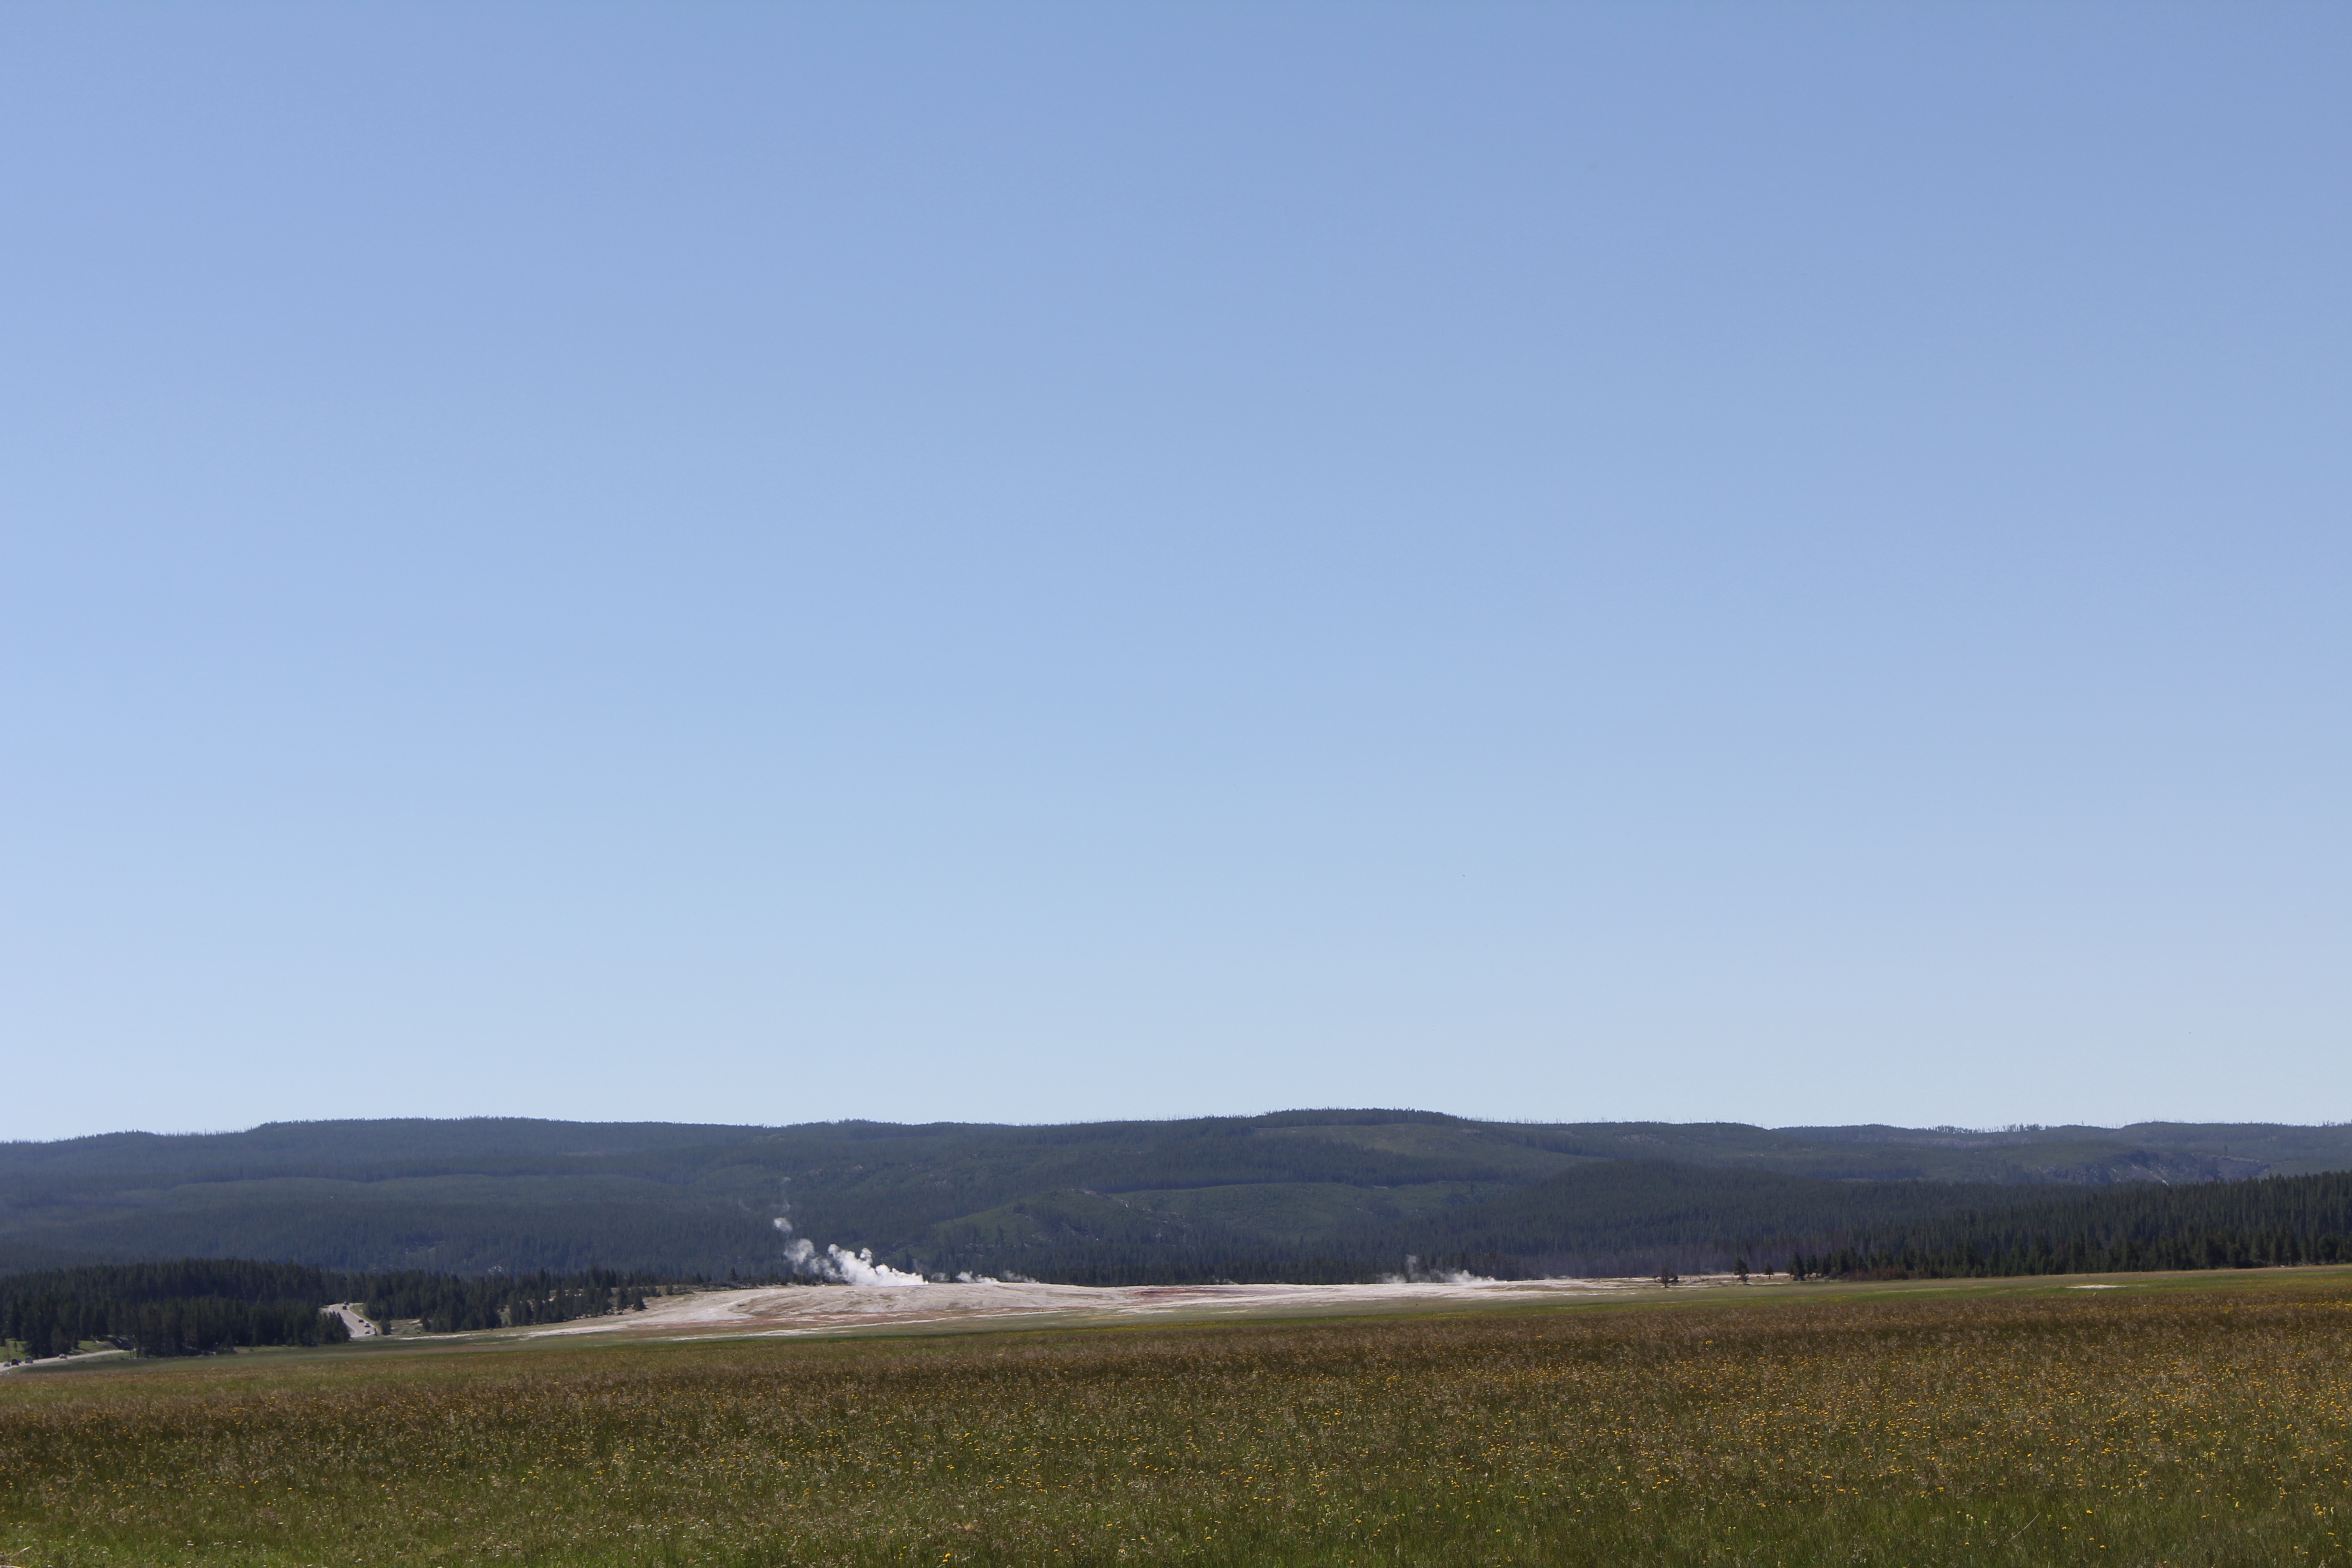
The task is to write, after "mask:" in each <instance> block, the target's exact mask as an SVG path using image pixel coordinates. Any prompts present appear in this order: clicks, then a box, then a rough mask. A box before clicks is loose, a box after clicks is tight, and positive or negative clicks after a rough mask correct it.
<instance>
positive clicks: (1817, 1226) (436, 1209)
mask: <svg viewBox="0 0 2352 1568" xmlns="http://www.w3.org/2000/svg"><path fill="white" fill-rule="evenodd" d="M2341 1169H2352V1129H2347V1128H2336V1127H2321V1128H2298V1127H2276V1126H2186V1125H2178V1124H2170V1123H2159V1124H2147V1125H2142V1126H2137V1127H2129V1128H2123V1129H2116V1130H2107V1129H2100V1128H2085V1127H2069V1128H2047V1129H2044V1128H2031V1129H2019V1130H2014V1131H2003V1132H1963V1131H1955V1130H1949V1129H1941V1130H1925V1131H1921V1130H1910V1129H1902V1128H1892V1127H1847V1128H1800V1129H1780V1130H1771V1129H1765V1128H1757V1127H1748V1126H1744V1125H1739V1124H1736V1123H1711V1124H1696V1125H1682V1124H1667V1123H1622V1122H1621V1123H1580V1124H1559V1125H1532V1124H1518V1123H1507V1122H1480V1121H1468V1120H1465V1119H1463V1118H1459V1117H1452V1116H1444V1115H1440V1114H1436V1113H1433V1112H1423V1111H1393V1110H1333V1111H1293V1112H1283V1113H1278V1114H1276V1115H1270V1116H1260V1117H1250V1118H1213V1119H1203V1120H1199V1121H1164V1122H1097V1123H1086V1124H1080V1125H1073V1126H1060V1127H1004V1126H986V1125H964V1124H956V1123H945V1124H935V1125H929V1126H898V1125H893V1124H887V1123H877V1122H828V1123H817V1124H809V1125H803V1126H797V1127H760V1126H704V1125H678V1124H669V1123H572V1122H558V1121H521V1120H500V1119H474V1120H465V1121H345V1122H303V1123H278V1124H272V1125H269V1126H264V1127H258V1128H255V1129H253V1130H251V1131H246V1132H235V1133H211V1134H185V1135H159V1134H152V1133H136V1132H130V1133H114V1134H109V1135H106V1136H102V1137H95V1138H81V1139H73V1140H68V1141H65V1142H54V1143H9V1144H0V1267H5V1268H48V1267H60V1266H66V1265H71V1264H76V1263H82V1262H97V1261H119V1260H135V1259H142V1258H182V1257H224V1258H225V1257H240V1258H273V1259H280V1260H285V1261H289V1262H300V1263H308V1264H313V1265H317V1266H320V1267H322V1268H432V1269H440V1270H446V1271H450V1272H455V1273H459V1274H480V1273H485V1272H488V1271H491V1270H494V1269H504V1270H507V1271H509V1272H519V1271H522V1270H528V1269H548V1270H559V1271H576V1270H580V1269H586V1268H632V1269H644V1270H649V1271H655V1272H659V1273H662V1274H665V1275H670V1276H684V1275H692V1274H702V1275H708V1276H711V1277H714V1278H723V1277H725V1276H726V1275H728V1274H729V1273H730V1272H734V1273H737V1274H740V1275H742V1276H745V1277H762V1276H766V1275H769V1274H772V1273H774V1272H775V1271H776V1270H777V1269H778V1268H780V1266H781V1264H780V1259H781V1256H782V1247H783V1242H784V1238H783V1237H781V1236H780V1235H779V1233H778V1231H777V1228H776V1226H775V1221H776V1219H777V1218H778V1216H779V1215H789V1217H790V1220H791V1222H792V1224H793V1226H794V1227H795V1231H796V1234H797V1235H799V1236H802V1237H808V1238H810V1239H811V1240H813V1241H814V1242H815V1243H817V1244H818V1245H819V1246H823V1245H825V1244H838V1245H841V1246H843V1247H851V1248H856V1247H870V1248H872V1249H873V1251H874V1252H875V1254H876V1256H877V1258H879V1259H881V1260H882V1261H885V1262H890V1263H894V1264H896V1265H898V1266H899V1267H902V1268H925V1269H930V1270H934V1271H942V1272H952V1271H954V1270H956V1269H966V1268H968V1269H971V1270H973V1271H976V1272H986V1271H991V1270H995V1271H1003V1270H1007V1269H1011V1270H1017V1271H1020V1272H1024V1273H1032V1274H1039V1275H1048V1274H1050V1275H1052V1276H1053V1277H1056V1278H1087V1277H1097V1276H1099V1277H1106V1278H1107V1277H1109V1276H1110V1275H1114V1274H1115V1275H1118V1276H1121V1277H1139V1276H1140V1275H1146V1274H1149V1275H1166V1276H1168V1277H1175V1276H1177V1275H1183V1276H1186V1277H1205V1276H1209V1275H1213V1274H1215V1273H1217V1272H1219V1271H1220V1269H1230V1268H1244V1269H1255V1270H1257V1271H1259V1272H1261V1273H1281V1272H1284V1271H1289V1272H1291V1273H1299V1274H1302V1276H1314V1275H1318V1274H1326V1275H1328V1272H1329V1271H1330V1270H1331V1269H1334V1268H1362V1267H1365V1266H1367V1265H1366V1262H1365V1260H1367V1259H1373V1258H1397V1259H1399V1260H1400V1262H1401V1259H1402V1255H1403V1254H1404V1253H1405V1252H1407V1251H1412V1252H1415V1253H1417V1254H1420V1255H1422V1256H1424V1257H1426V1256H1435V1255H1447V1254H1462V1255H1467V1254H1474V1253H1475V1254H1496V1255H1502V1254H1507V1255H1510V1256H1512V1257H1517V1258H1529V1259H1534V1258H1543V1259H1549V1266H1558V1267H1566V1266H1568V1265H1569V1264H1570V1262H1571V1261H1580V1263H1581V1265H1583V1266H1586V1267H1592V1268H1599V1267H1601V1266H1603V1265H1606V1264H1609V1263H1612V1261H1614V1262H1621V1263H1630V1262H1632V1261H1633V1260H1636V1259H1639V1258H1649V1257H1651V1256H1654V1255H1658V1254H1659V1252H1660V1249H1661V1248H1668V1249H1671V1248H1675V1247H1700V1248H1704V1247H1706V1246H1711V1245H1713V1242H1714V1240H1715V1239H1717V1238H1719V1237H1723V1236H1727V1235H1734V1234H1737V1235H1743V1236H1744V1235H1746V1234H1748V1233H1749V1232H1751V1231H1753V1232H1757V1233H1758V1234H1761V1233H1762V1232H1763V1231H1768V1230H1769V1231H1771V1232H1772V1233H1773V1234H1776V1235H1791V1236H1794V1235H1802V1236H1807V1237H1822V1236H1828V1235H1832V1234H1837V1235H1844V1234H1848V1233H1859V1232H1860V1231H1861V1230H1863V1229H1865V1228H1869V1227H1873V1226H1878V1227H1884V1226H1889V1225H1895V1224H1897V1223H1902V1224H1911V1223H1916V1222H1922V1221H1925V1220H1927V1219H1929V1218H1931V1217H1934V1216H1936V1215H1944V1214H1947V1213H1949V1212H1955V1211H1956V1210H1958V1209H1967V1208H1970V1207H1975V1208H1984V1207H1986V1206H1987V1205H1988V1204H1989V1203H1990V1202H1991V1201H1992V1200H1993V1199H1994V1198H1996V1197H1998V1196H2000V1194H2003V1193H2009V1194H2011V1195H2014V1194H2015V1190H2016V1189H2018V1188H2020V1187H2046V1186H2049V1185H2053V1184H2056V1185H2062V1186H2065V1187H2070V1188H2078V1189H2079V1188H2086V1187H2099V1186H2106V1185H2112V1184H2118V1183H2125V1184H2129V1183H2171V1184H2181V1183H2200V1182H2210V1181H2216V1180H2229V1179H2234V1178H2242V1177H2248V1176H2255V1175H2262V1174H2265V1173H2277V1174H2284V1173H2300V1172H2310V1171H2324V1170H2341ZM1735 1218H1736V1219H1737V1221H1738V1223H1736V1224H1735V1223H1733V1221H1734V1219H1735ZM1707 1226H1713V1229H1712V1230H1708V1229H1707V1228H1706V1227H1707ZM1531 1227H1532V1228H1531ZM1701 1231H1706V1235H1704V1236H1702V1235H1701V1234H1700V1232H1701ZM1692 1257H1693V1258H1694V1260H1695V1259H1696V1254H1693V1255H1692Z"/></svg>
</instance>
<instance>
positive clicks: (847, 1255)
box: [775, 1215, 925, 1288]
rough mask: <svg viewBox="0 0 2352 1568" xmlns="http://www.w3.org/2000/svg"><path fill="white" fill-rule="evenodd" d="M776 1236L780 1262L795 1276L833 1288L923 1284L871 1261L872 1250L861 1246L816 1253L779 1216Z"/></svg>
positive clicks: (813, 1246)
mask: <svg viewBox="0 0 2352 1568" xmlns="http://www.w3.org/2000/svg"><path fill="white" fill-rule="evenodd" d="M775 1225H776V1231H777V1234H779V1235H780V1236H782V1237H783V1238H784V1261H785V1262H786V1263H788V1264H790V1265H792V1269H793V1273H795V1274H805V1275H807V1276H809V1277H810V1278H812V1279H824V1280H829V1281H830V1282H832V1283H833V1284H835V1285H884V1286H890V1287H893V1288H895V1287H898V1286H905V1285H920V1284H923V1283H925V1280H924V1279H923V1277H922V1276H921V1275H919V1274H909V1273H908V1272H907V1271H906V1270H904V1269H902V1268H891V1267H890V1266H889V1265H888V1264H887V1263H877V1262H875V1261H874V1249H873V1248H872V1247H859V1248H858V1249H857V1250H856V1251H855V1252H851V1251H849V1250H847V1249H846V1248H845V1247H826V1248H825V1249H824V1252H822V1253H820V1252H818V1251H817V1249H816V1244H815V1243H814V1242H813V1241H811V1240H810V1239H809V1238H808V1237H804V1236H794V1235H793V1222H792V1221H791V1220H790V1219H789V1218H787V1217H786V1216H784V1215H777V1216H776V1220H775Z"/></svg>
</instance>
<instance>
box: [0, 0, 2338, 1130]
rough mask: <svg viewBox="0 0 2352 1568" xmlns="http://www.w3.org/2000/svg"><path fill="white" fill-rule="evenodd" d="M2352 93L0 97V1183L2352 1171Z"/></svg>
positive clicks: (700, 59)
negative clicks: (2163, 1167) (2304, 1131)
mask: <svg viewBox="0 0 2352 1568" xmlns="http://www.w3.org/2000/svg"><path fill="white" fill-rule="evenodd" d="M2347 70H2352V12H2347V10H2346V9H2344V8H2343V7H2341V6H2319V5H2267V6H2262V7H2224V6H2218V5H2215V6H2201V7H2179V6H2164V5H2136V6H2122V5H2059V6H1969V7H1959V6H1901V7H1897V6H1853V7H1839V6H1772V7H1761V6H1758V7H1735V6H1728V5H1685V6H1675V5H1644V6H1635V5H1622V6H1609V5H1593V6H1517V5H1487V6H1476V5H1444V6H1437V5H1430V6H1381V5H1252V6H1242V5H1122V6H1102V7H1080V6H1013V5H971V6H944V5H940V6H929V5H921V6H887V5H859V6H840V7H834V8H830V9H820V8H814V7H787V6H781V5H760V6H748V5H746V6H725V5H708V6H700V7H693V8H687V7H653V6H644V7H621V6H602V7H599V6H569V5H567V6H555V5H544V6H522V5H504V6H499V5H488V6H467V7H455V6H451V7H427V6H390V5H384V6H352V5H317V6H293V5H289V6H278V7H241V6H235V5H215V6H205V7H185V6H170V5H144V6H142V5H110V6H109V5H70V6H37V5H18V6H12V7H10V8H8V9H7V10H6V11H5V12H0V134H5V144H6V145H7V146H9V147H10V148H11V149H12V152H11V154H10V156H9V157H8V158H7V159H5V161H0V234H5V248H4V249H0V270H5V278H6V287H5V289H0V364H5V367H6V369H5V374H0V473H4V474H5V477H0V726H5V742H0V1054H5V1058H6V1061H7V1068H6V1080H7V1082H8V1084H9V1088H8V1089H7V1091H6V1092H5V1093H0V1137H54V1136H61V1135H68V1134H75V1133H81V1132H89V1131H102V1130H108V1129H113V1128H119V1127H148V1128H159V1129H187V1128H207V1127H231V1126H244V1125H248V1124H251V1123H253V1122H257V1121H266V1120H273V1119H284V1118H294V1117H315V1116H332V1115H395V1114H433V1115H452V1114H467V1113H478V1112H492V1113H501V1114H534V1115H547V1116H562V1117H580V1118H591V1119H637V1118H662V1119H673V1120H684V1121H764V1122H780V1121H806V1120H815V1119H822V1118H831V1117H838V1116H865V1117H872V1118H877V1119H884V1120H893V1121H913V1120H929V1119H935V1118H954V1119H968V1120H976V1119H988V1120H1006V1121H1055V1120H1068V1119H1076V1118H1093V1117H1107V1116H1162V1115H1178V1114H1193V1113H1202V1112H1244V1111H1255V1110H1267V1109H1273V1108H1276V1107H1284V1106H1297V1105H1332V1104H1384V1105H1413V1106H1420V1107H1426V1108H1432V1109H1440V1110H1456V1111H1461V1112H1464V1113H1468V1114H1478V1115H1491V1116H1516V1117H1528V1118H1541V1119H1546V1120H1550V1119H1587V1118H1603V1117H1647V1118H1659V1119H1666V1120H1675V1121H1685V1120H1702V1119H1717V1118H1723V1119H1737V1120H1742V1121H1765V1122H1772V1123H1790V1122H1829V1121H1867V1120H1885V1121H1907V1122H1945V1121H1951V1122H1958V1123H1963V1124H1985V1123H1999V1122H2007V1121H2046V1122H2054V1121H2070V1120H2078V1121H2102V1122H2116V1121H2126V1120H2131V1119H2137V1118H2144V1117H2168V1118H2176V1119H2190V1120H2206V1119H2219V1118H2242V1119H2271V1120H2291V1121H2316V1120H2322V1119H2342V1118H2346V1117H2352V1028H2347V1020H2352V972H2347V954H2352V891H2347V889H2352V832H2347V810H2346V803H2347V801H2352V742H2347V736H2352V724H2348V723H2347V720H2348V719H2352V702H2347V699H2352V615H2347V607H2352V527H2347V525H2352V441H2347V430H2352V418H2347V416H2352V398H2347V365H2352V307H2348V306H2347V300H2352V291H2347V285H2346V280H2347V279H2352V211H2347V208H2348V207H2352V94H2347V92H2346V91H2345V90H2344V84H2345V82H2346V80H2347Z"/></svg>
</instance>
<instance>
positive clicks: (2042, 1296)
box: [0, 1269, 2352, 1568]
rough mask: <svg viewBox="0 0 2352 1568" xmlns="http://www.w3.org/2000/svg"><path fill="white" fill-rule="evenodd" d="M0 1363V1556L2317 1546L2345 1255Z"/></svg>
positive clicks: (787, 1557)
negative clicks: (993, 1321) (1540, 1306)
mask: <svg viewBox="0 0 2352 1568" xmlns="http://www.w3.org/2000/svg"><path fill="white" fill-rule="evenodd" d="M2070 1283H2071V1284H2079V1283H2081V1281H2080V1280H2079V1279H2074V1280H2069V1281H2064V1282H2057V1281H2047V1282H2038V1283H2036V1284H2033V1285H2032V1286H2018V1285H1995V1286H1982V1287H1960V1288H1952V1287H1944V1288H1935V1289H1923V1288H1916V1287H1895V1288H1875V1289H1871V1288H1845V1289H1839V1288H1826V1289H1821V1290H1818V1291H1812V1290H1801V1289H1789V1288H1780V1289H1770V1290H1765V1289H1759V1290H1754V1291H1751V1292H1748V1293H1746V1294H1745V1295H1743V1294H1741V1293H1740V1292H1738V1291H1735V1290H1720V1291H1713V1292H1706V1293H1698V1292H1686V1293H1684V1294H1682V1295H1680V1296H1678V1297H1677V1296H1671V1295H1669V1294H1668V1293H1666V1292H1660V1293H1659V1295H1658V1297H1657V1298H1656V1299H1655V1303H1656V1304H1654V1305H1640V1306H1631V1307H1627V1306H1601V1307H1593V1306H1582V1307H1570V1308H1560V1309H1553V1310H1547V1311H1544V1312H1542V1313H1539V1314H1508V1315H1507V1314H1501V1313H1486V1314H1469V1315H1457V1316H1451V1317H1443V1318H1387V1319H1355V1320H1348V1321H1321V1322H1307V1323H1301V1322H1295V1321H1294V1322H1286V1323H1281V1324H1238V1325H1237V1324H1230V1323H1227V1324H1217V1325H1197V1326H1189V1327H1188V1326H1176V1327H1152V1328H1149V1329H1118V1330H1098V1331H1079V1332H1066V1333H1060V1334H1035V1333H1013V1332H994V1333H989V1332H978V1333H970V1334H961V1335H953V1336H934V1337H929V1338H902V1339H895V1340H887V1341H875V1340H867V1341H854V1342H842V1341H836V1342H806V1341H801V1342H792V1341H773V1340H767V1341H760V1340H732V1341H717V1342H688V1343H645V1342H638V1343H633V1344H598V1345H590V1346H584V1347H583V1346H581V1345H578V1344H572V1345H565V1346H552V1347H551V1346H548V1345H545V1344H533V1345H513V1344H509V1343H499V1344H496V1345H493V1346H490V1347H487V1348H486V1347H469V1348H461V1349H450V1348H436V1349H425V1350H418V1349H412V1348H406V1347H403V1346H399V1345H391V1346H382V1345H379V1346H365V1345H362V1346H353V1347H350V1348H348V1349H339V1350H335V1351H330V1352H277V1353H260V1354H249V1355H244V1356H238V1357H236V1358H233V1359H222V1360H212V1361H205V1362H200V1363H141V1364H135V1365H130V1366H124V1367H121V1368H118V1369H114V1370H98V1369H91V1370H84V1371H66V1372H44V1373H37V1374H33V1375H24V1374H12V1375H10V1376H8V1377H5V1378H0V1560H5V1562H7V1563H16V1564H22V1565H25V1568H64V1565H68V1564H75V1565H79V1564H97V1563H116V1564H130V1563H141V1564H144V1563H236V1564H239V1565H251V1568H263V1565H278V1564H293V1563H320V1564H330V1563H331V1564H343V1563H387V1564H389V1563H402V1564H407V1563H415V1564H428V1563H429V1564H446V1563H549V1564H572V1563H579V1564H603V1563H614V1564H618V1563H633V1564H634V1563H720V1564H733V1563H742V1564H756V1563H950V1562H952V1563H1114V1562H1122V1561H1124V1562H1129V1563H1157V1562H1167V1563H1178V1562H1181V1563H1612V1564H1613V1563H1677V1564H1681V1563H1726V1564H1729V1563H1754V1564H1769V1563H1789V1564H1793V1563H1885V1564H1912V1565H1917V1564H1932V1563H2136V1564H2138V1563H2181V1564H2189V1563H2198V1564H2205V1563H2210V1564H2225V1563H2226V1564H2240V1563H2314V1564H2316V1563H2352V1552H2347V1550H2346V1549H2345V1547H2344V1545H2343V1544H2342V1539H2343V1531H2344V1529H2345V1526H2346V1524H2347V1518H2346V1504H2347V1439H2348V1438H2352V1388H2347V1373H2352V1355H2347V1335H2352V1276H2348V1275H2347V1273H2346V1272H2345V1271H2342V1270H2333V1269H2329V1270H2317V1269H2313V1270H2294V1271H2284V1270H2273V1271H2267V1272H2264V1273H2263V1274H2259V1275H2253V1276H2242V1277H2232V1278H2229V1279H2215V1278H2213V1277H2211V1276H2205V1277H2202V1278H2200V1279H2192V1280H2182V1281H2173V1280H2164V1281H2150V1280H2148V1279H2147V1278H2146V1277H2141V1278H2139V1279H2136V1280H2126V1281H2124V1285H2125V1288H2123V1289H2114V1290H2082V1289H2066V1288H2064V1286H2065V1285H2066V1284H2070Z"/></svg>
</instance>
